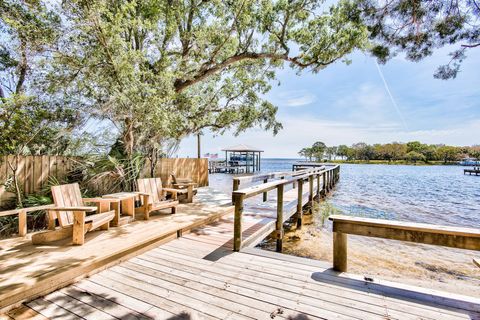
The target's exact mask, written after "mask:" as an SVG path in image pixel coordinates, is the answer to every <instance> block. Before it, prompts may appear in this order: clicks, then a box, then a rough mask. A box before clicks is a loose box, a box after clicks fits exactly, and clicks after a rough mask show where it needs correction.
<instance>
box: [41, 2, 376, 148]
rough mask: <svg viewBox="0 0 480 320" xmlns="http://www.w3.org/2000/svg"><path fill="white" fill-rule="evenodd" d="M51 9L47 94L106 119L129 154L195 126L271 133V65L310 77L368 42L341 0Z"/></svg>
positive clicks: (195, 130)
mask: <svg viewBox="0 0 480 320" xmlns="http://www.w3.org/2000/svg"><path fill="white" fill-rule="evenodd" d="M60 10H61V12H62V16H65V18H66V20H65V25H64V26H63V28H62V37H61V39H60V40H59V42H60V43H61V46H58V49H57V50H56V51H55V52H54V54H53V58H54V63H53V65H52V67H51V68H50V70H49V73H48V84H49V86H48V88H49V90H50V92H51V93H54V92H58V90H59V88H61V90H62V91H61V92H62V94H63V95H65V96H68V97H69V99H72V100H75V101H76V102H77V103H78V105H81V107H82V108H83V109H84V110H91V112H92V113H94V114H97V115H98V116H100V117H102V118H107V119H110V120H112V121H113V122H114V123H115V124H116V126H117V127H118V128H120V131H121V137H122V139H123V147H124V148H125V150H126V151H127V154H129V155H131V154H133V153H134V152H135V151H140V150H139V146H144V145H147V144H149V143H150V142H151V141H161V143H162V144H167V145H171V144H172V141H171V140H177V141H178V140H179V139H182V138H183V137H185V136H186V135H190V134H196V133H199V132H201V131H202V130H204V129H209V130H211V131H213V132H216V133H219V134H221V133H224V132H225V131H226V130H233V132H234V133H236V134H238V133H240V132H242V131H244V130H245V129H247V128H250V127H252V126H261V127H263V128H264V129H266V130H271V131H273V132H274V133H276V132H277V131H278V130H280V129H281V124H280V123H278V122H277V121H276V119H275V116H276V112H277V108H276V107H275V106H274V105H272V104H271V103H270V102H269V101H267V100H265V98H264V96H265V94H266V93H267V92H268V91H269V90H270V83H271V81H272V80H274V79H275V71H276V70H277V69H278V68H281V67H283V65H284V64H289V65H290V66H291V67H292V68H294V69H295V70H297V71H298V72H300V71H302V70H304V69H307V70H311V71H313V72H318V71H320V70H321V69H323V68H325V67H326V66H328V65H329V64H331V63H334V62H335V61H338V60H340V59H342V58H344V57H345V55H347V54H349V53H350V52H352V51H353V50H354V49H356V48H358V49H366V48H367V45H368V43H367V29H366V27H365V26H364V25H363V24H362V22H361V20H360V17H359V13H358V10H356V8H355V7H354V6H352V3H351V2H349V1H340V2H339V3H337V4H336V5H334V6H332V7H331V8H330V9H329V10H328V11H325V10H324V8H322V6H321V2H319V1H312V0H310V1H261V2H259V1H254V0H246V1H195V2H194V1H191V2H185V1H178V0H174V1H128V2H126V1H125V2H124V1H106V0H103V1H101V0H98V1H90V2H85V1H68V2H64V3H63V6H62V8H61V9H60ZM322 11H325V12H324V13H322ZM293 52H295V54H293ZM160 137H161V138H162V139H160ZM150 149H154V148H150ZM157 149H158V148H157Z"/></svg>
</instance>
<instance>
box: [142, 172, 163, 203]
mask: <svg viewBox="0 0 480 320" xmlns="http://www.w3.org/2000/svg"><path fill="white" fill-rule="evenodd" d="M137 184H138V191H140V192H143V193H148V194H149V195H150V197H149V198H148V202H149V203H155V202H160V201H163V200H165V196H164V192H163V186H162V179H160V178H145V179H138V180H137Z"/></svg>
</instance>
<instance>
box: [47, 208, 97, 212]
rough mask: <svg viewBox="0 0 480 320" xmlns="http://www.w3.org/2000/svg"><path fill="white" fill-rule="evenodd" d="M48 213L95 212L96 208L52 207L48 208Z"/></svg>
mask: <svg viewBox="0 0 480 320" xmlns="http://www.w3.org/2000/svg"><path fill="white" fill-rule="evenodd" d="M48 210H49V211H84V212H93V211H97V207H54V208H48Z"/></svg>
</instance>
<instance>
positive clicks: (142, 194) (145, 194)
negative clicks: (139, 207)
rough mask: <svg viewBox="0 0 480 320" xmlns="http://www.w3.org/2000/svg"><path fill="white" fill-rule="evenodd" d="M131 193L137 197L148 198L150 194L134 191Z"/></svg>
mask: <svg viewBox="0 0 480 320" xmlns="http://www.w3.org/2000/svg"><path fill="white" fill-rule="evenodd" d="M132 193H135V194H138V195H139V196H150V193H146V192H138V191H135V192H132Z"/></svg>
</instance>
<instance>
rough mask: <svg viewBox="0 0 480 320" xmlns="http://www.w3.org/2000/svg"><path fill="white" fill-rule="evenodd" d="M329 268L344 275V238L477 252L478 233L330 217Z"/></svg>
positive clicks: (421, 225)
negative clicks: (331, 237) (330, 254)
mask: <svg viewBox="0 0 480 320" xmlns="http://www.w3.org/2000/svg"><path fill="white" fill-rule="evenodd" d="M329 219H330V220H331V221H333V268H334V269H335V270H338V271H342V272H345V271H347V234H354V235H360V236H365V237H375V238H383V239H391V240H400V241H408V242H415V243H423V244H430V245H437V246H444V247H452V248H458V249H467V250H480V230H479V229H473V228H462V227H450V226H438V225H430V224H425V223H413V222H403V221H390V220H383V219H370V218H360V217H350V216H341V215H333V216H331V217H329Z"/></svg>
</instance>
